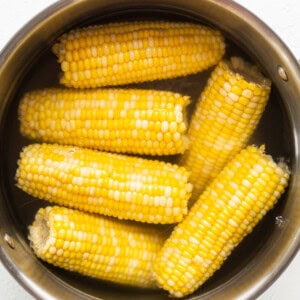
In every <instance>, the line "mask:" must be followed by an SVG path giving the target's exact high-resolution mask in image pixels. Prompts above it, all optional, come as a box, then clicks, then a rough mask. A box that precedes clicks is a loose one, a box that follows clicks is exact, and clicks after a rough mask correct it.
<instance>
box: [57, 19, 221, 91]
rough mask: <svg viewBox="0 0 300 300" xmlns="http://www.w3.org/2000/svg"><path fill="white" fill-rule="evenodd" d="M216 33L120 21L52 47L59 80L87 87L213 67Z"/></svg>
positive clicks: (70, 35)
mask: <svg viewBox="0 0 300 300" xmlns="http://www.w3.org/2000/svg"><path fill="white" fill-rule="evenodd" d="M224 51H225V43H224V39H223V37H222V35H221V33H220V32H219V31H217V30H213V29H210V28H208V27H206V26H202V25H198V24H192V23H180V22H179V23H175V22H152V21H144V22H122V23H109V24H104V25H96V26H90V27H86V28H79V29H74V30H72V31H70V32H69V33H66V34H64V35H63V36H62V37H61V38H60V39H59V41H58V42H57V43H56V44H55V45H54V46H53V52H54V53H55V54H56V55H57V57H58V61H59V63H60V64H61V69H62V72H63V75H62V77H61V83H62V84H64V85H66V86H68V87H75V88H87V87H100V86H112V85H120V84H128V83H133V82H143V81H151V80H156V79H165V78H173V77H176V76H183V75H187V74H190V73H196V72H199V71H202V70H204V69H207V68H209V67H211V66H213V65H215V64H216V63H217V62H218V61H219V60H220V59H221V58H222V56H223V54H224Z"/></svg>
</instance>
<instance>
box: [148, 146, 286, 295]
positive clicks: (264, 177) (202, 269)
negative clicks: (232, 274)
mask: <svg viewBox="0 0 300 300" xmlns="http://www.w3.org/2000/svg"><path fill="white" fill-rule="evenodd" d="M288 177H289V171H288V168H287V166H286V165H285V164H284V163H283V162H281V163H278V164H276V163H275V162H274V161H273V160H272V158H271V157H270V156H268V155H266V154H264V152H263V147H262V148H257V147H255V146H248V147H247V148H246V149H244V150H242V151H241V152H240V153H239V154H237V155H236V156H235V157H234V158H233V159H232V160H231V161H230V162H229V163H228V164H227V165H226V166H225V167H224V169H223V170H222V171H221V173H220V174H219V175H218V176H217V177H216V178H215V180H213V181H212V183H211V184H210V185H209V186H208V187H207V188H206V189H205V191H204V192H203V193H202V194H201V196H200V198H199V199H198V201H197V202H196V203H195V204H194V206H193V207H192V208H191V210H190V211H189V213H188V215H187V216H186V217H185V219H184V220H183V221H182V222H181V223H180V224H178V225H177V226H176V227H175V229H174V231H173V232H172V234H171V236H170V238H169V239H168V240H167V241H166V243H165V244H164V246H163V248H162V250H161V251H160V253H159V254H158V256H157V258H156V260H155V262H154V267H153V269H154V273H155V276H156V279H157V280H158V283H159V285H160V286H161V287H163V288H164V289H166V290H167V291H169V292H170V293H171V294H172V295H173V296H175V297H182V296H184V295H187V294H189V293H192V292H193V291H194V290H195V289H197V288H198V287H199V286H201V285H202V284H203V283H204V282H205V281H206V280H207V279H208V278H209V277H210V276H212V274H213V273H214V272H215V271H216V270H217V269H219V268H220V266H221V265H222V263H223V262H224V260H225V259H226V258H227V257H228V255H230V253H231V251H232V250H233V249H234V248H235V247H236V246H237V245H238V244H239V243H240V242H241V240H242V239H243V238H244V237H245V236H246V235H247V234H248V233H250V232H251V231H252V229H253V227H254V226H255V225H256V224H257V223H258V222H259V221H260V220H261V218H262V217H263V216H264V215H265V214H266V213H267V211H268V210H270V209H271V208H272V207H273V205H274V204H275V203H276V201H277V200H278V199H279V197H280V195H281V194H282V193H283V191H284V189H285V187H286V186H287V184H288Z"/></svg>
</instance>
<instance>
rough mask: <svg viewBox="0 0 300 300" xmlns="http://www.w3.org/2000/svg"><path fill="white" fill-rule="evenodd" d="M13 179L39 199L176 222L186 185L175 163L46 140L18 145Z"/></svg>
mask: <svg viewBox="0 0 300 300" xmlns="http://www.w3.org/2000/svg"><path fill="white" fill-rule="evenodd" d="M16 180H17V186H18V187H19V188H21V189H22V190H24V191H25V192H27V193H28V194H30V195H32V196H34V197H37V198H40V199H44V200H48V201H50V202H54V203H57V204H60V205H63V206H68V207H73V208H78V209H80V210H83V211H88V212H93V213H100V214H104V215H108V216H114V217H117V218H120V219H131V220H136V221H142V222H149V223H176V222H179V221H181V220H182V218H183V216H184V215H185V214H186V213H187V202H188V199H189V197H190V195H191V189H192V186H191V184H190V183H188V172H187V171H186V170H185V169H184V168H183V167H179V166H177V165H175V164H170V163H166V162H162V161H153V160H147V159H143V158H138V157H130V156H125V155H120V154H112V153H106V152H98V151H95V150H90V149H83V148H76V147H72V146H59V145H51V144H42V145H40V144H32V145H29V146H27V147H25V148H24V149H23V151H22V153H21V155H20V159H19V161H18V169H17V172H16Z"/></svg>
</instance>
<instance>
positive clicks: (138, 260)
mask: <svg viewBox="0 0 300 300" xmlns="http://www.w3.org/2000/svg"><path fill="white" fill-rule="evenodd" d="M29 240H30V243H31V247H32V248H33V250H34V252H35V254H36V255H37V256H38V257H39V258H40V259H42V260H44V261H46V262H48V263H50V264H52V265H55V266H57V267H60V268H63V269H65V270H69V271H72V272H77V273H80V274H83V275H87V276H90V277H94V278H98V279H102V280H108V281H111V282H115V283H120V284H125V285H130V286H138V287H145V288H155V286H156V284H155V281H154V279H153V275H152V272H151V270H152V268H151V266H152V262H153V260H154V259H155V257H156V255H157V253H158V250H159V249H160V248H161V247H162V245H163V242H164V240H165V234H164V233H162V232H161V231H159V230H158V229H157V228H153V227H149V226H144V225H142V224H140V225H138V226H137V225H136V224H134V223H125V222H122V221H119V220H113V219H110V218H107V217H101V216H95V215H90V214H87V213H84V212H80V211H77V210H72V209H68V208H65V207H59V206H53V207H51V206H48V207H46V208H41V209H39V210H38V212H37V213H36V215H35V219H34V221H33V223H32V225H31V226H29Z"/></svg>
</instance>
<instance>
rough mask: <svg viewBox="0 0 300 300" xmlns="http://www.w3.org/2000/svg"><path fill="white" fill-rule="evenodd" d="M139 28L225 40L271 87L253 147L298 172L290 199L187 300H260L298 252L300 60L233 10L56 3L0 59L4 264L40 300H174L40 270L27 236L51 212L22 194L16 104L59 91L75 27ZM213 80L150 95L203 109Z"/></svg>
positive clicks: (196, 79)
mask: <svg viewBox="0 0 300 300" xmlns="http://www.w3.org/2000/svg"><path fill="white" fill-rule="evenodd" d="M136 18H150V19H152V18H160V19H172V20H173V19H174V20H190V21H196V22H201V23H204V24H208V25H211V26H214V27H217V28H219V29H221V30H222V31H223V32H224V34H225V36H226V40H227V55H232V54H234V55H242V56H244V57H245V58H247V59H248V60H252V61H253V62H255V63H257V64H258V65H259V66H260V67H261V69H262V71H263V72H264V73H265V74H266V75H267V76H269V77H270V78H271V79H272V82H273V89H272V94H271V99H270V103H269V104H268V107H267V109H266V111H265V113H264V116H263V119H262V121H261V123H260V125H259V127H258V129H257V131H256V132H255V134H254V136H253V139H252V141H251V142H253V143H257V144H261V143H265V144H266V149H267V152H269V153H270V154H272V155H273V156H274V157H276V158H280V157H283V158H284V159H285V160H286V161H288V163H289V165H290V167H291V170H292V177H291V180H290V184H289V189H288V191H287V193H286V194H285V195H284V197H283V198H282V199H281V200H280V203H279V204H278V205H277V206H276V208H275V209H274V210H272V211H271V212H270V213H269V214H268V215H267V216H266V217H265V218H264V220H263V222H261V223H260V224H259V225H258V227H257V228H256V229H255V230H254V232H253V233H252V234H251V235H250V236H249V237H248V238H247V239H246V240H245V241H244V242H243V243H242V244H241V245H240V246H239V247H238V248H237V249H236V251H234V253H233V254H232V256H231V257H230V258H229V259H228V261H227V262H226V263H225V265H224V266H223V267H222V268H221V270H220V271H218V272H217V273H216V274H215V275H214V277H213V278H212V279H211V280H209V281H208V282H207V283H206V284H205V285H204V286H203V287H202V288H201V289H199V290H198V291H196V292H195V293H194V294H193V295H191V296H190V297H187V299H216V300H218V299H222V300H223V299H254V298H255V297H256V296H258V295H259V294H260V293H262V292H263V291H264V290H265V289H266V288H267V287H268V286H269V285H270V284H271V283H272V282H273V281H274V280H275V279H276V278H277V276H279V274H280V273H281V272H282V271H283V270H284V269H285V268H286V266H287V265H288V263H289V262H290V261H291V259H292V258H293V256H294V255H295V254H296V252H297V251H298V249H299V241H300V201H299V200H298V199H299V198H300V185H299V183H300V180H299V179H300V178H299V170H300V169H299V136H300V101H299V99H300V70H299V65H298V63H297V60H296V59H295V58H294V57H293V55H292V54H291V53H290V51H289V50H288V49H287V48H286V46H285V45H284V44H283V43H282V42H281V41H280V39H279V38H278V37H277V36H276V35H275V34H274V33H273V32H272V31H271V30H270V29H269V28H268V27H267V26H266V25H265V24H264V23H263V22H261V21H260V20H258V19H257V18H256V17H255V16H253V15H252V14H250V13H249V12H248V11H246V10H245V9H243V8H242V7H240V6H239V5H237V4H235V3H234V2H232V1H227V0H223V1H218V0H206V1H204V0H198V1H192V0H185V1H179V0H178V1H176V0H160V1H157V0H154V1H150V0H145V1H143V2H141V1H125V0H102V1H99V0H98V1H96V0H81V1H71V0H66V1H58V2H57V3H56V4H54V5H52V6H51V7H49V8H48V9H46V10H45V11H43V12H42V13H41V14H39V15H38V16H37V17H36V18H34V19H33V20H32V21H30V22H29V23H28V24H27V25H26V26H25V27H24V28H23V29H22V30H21V31H20V32H19V33H18V34H17V35H16V36H15V37H14V38H13V39H12V40H11V42H10V43H9V44H8V45H7V47H6V48H5V49H4V50H3V51H2V53H1V55H0V166H1V167H0V170H1V181H0V184H1V186H0V237H1V240H0V246H1V247H0V258H1V260H2V262H3V263H4V265H5V266H6V267H7V269H8V270H9V271H10V273H11V274H12V275H13V276H14V277H15V278H16V280H18V281H19V282H20V284H22V285H23V286H24V287H25V288H26V289H27V290H28V291H29V292H30V293H31V294H32V295H34V296H35V297H36V298H38V299H107V300H108V299H121V300H125V299H132V298H135V299H137V300H138V299H143V300H147V299H149V300H150V299H151V300H152V299H157V300H163V299H169V298H168V295H167V293H165V292H162V291H149V290H136V289H130V288H124V287H120V286H116V285H110V284H108V283H105V282H99V281H95V280H91V279H88V278H85V277H82V276H79V275H74V274H70V273H68V272H65V271H61V270H58V269H57V268H54V267H51V266H49V265H47V264H44V263H42V262H41V261H39V260H38V259H37V258H36V257H35V256H34V255H33V254H32V251H31V249H30V246H29V243H28V240H27V226H28V224H30V223H31V222H32V220H33V216H34V214H35V212H36V210H37V209H38V207H40V205H45V204H43V203H41V202H40V201H38V200H35V199H33V198H31V197H29V196H28V195H25V194H24V193H22V192H21V191H20V190H18V189H17V188H16V187H15V181H14V173H15V170H16V161H17V158H18V155H19V152H20V150H21V148H22V147H23V146H24V145H26V144H27V143H28V141H27V140H25V139H24V138H23V137H21V135H20V133H19V124H18V121H17V106H18V102H19V99H20V96H21V95H22V93H23V92H24V91H26V90H30V89H33V88H36V87H47V86H52V85H57V84H58V81H57V78H58V74H59V67H58V64H57V62H56V60H55V58H54V56H52V55H51V52H50V47H51V45H52V44H53V42H54V41H55V39H57V38H58V36H60V35H61V34H62V33H63V32H65V31H67V30H69V29H70V28H72V27H74V26H79V25H86V24H93V23H97V22H106V21H111V20H121V19H136ZM278 66H281V68H282V70H281V71H280V70H278ZM208 76H209V71H207V72H204V73H203V74H200V75H199V74H198V75H193V76H188V77H186V78H185V79H184V80H183V79H182V78H179V79H175V80H170V81H168V80H167V81H164V82H159V83H155V82H154V83H149V84H148V83H146V84H144V85H142V86H143V87H161V88H165V89H171V90H176V91H180V92H183V93H187V94H188V95H190V96H191V97H192V99H194V100H195V99H196V98H197V96H198V94H199V92H200V91H201V89H202V88H203V81H205V79H206V78H207V77H208ZM286 79H288V80H286ZM5 236H6V238H5ZM8 237H9V239H8ZM10 239H11V240H13V241H14V247H11V245H10V243H9V242H8V240H10Z"/></svg>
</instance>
